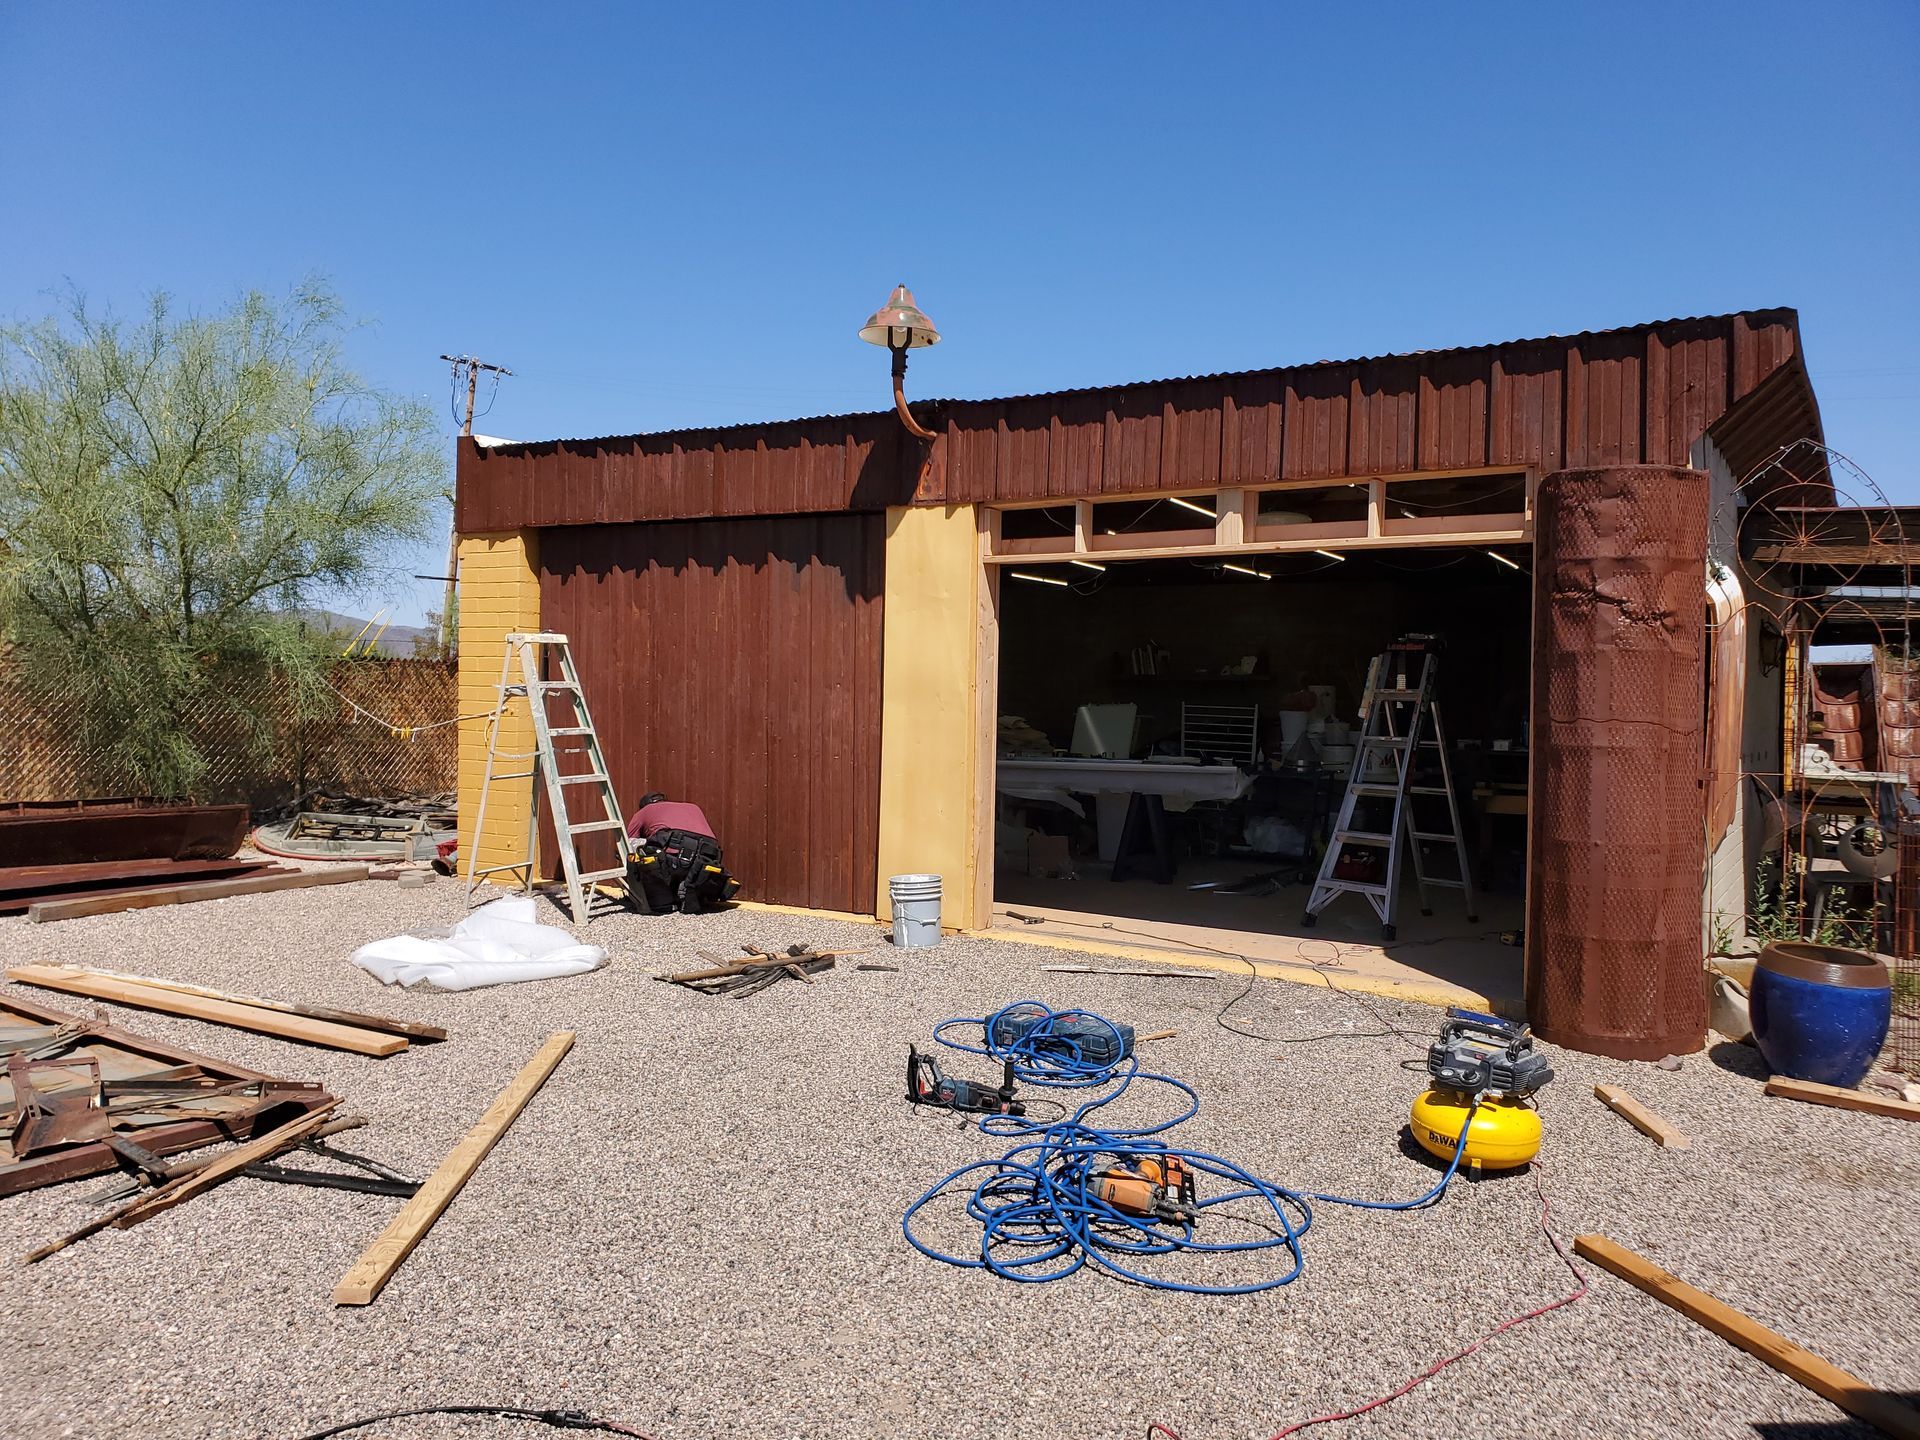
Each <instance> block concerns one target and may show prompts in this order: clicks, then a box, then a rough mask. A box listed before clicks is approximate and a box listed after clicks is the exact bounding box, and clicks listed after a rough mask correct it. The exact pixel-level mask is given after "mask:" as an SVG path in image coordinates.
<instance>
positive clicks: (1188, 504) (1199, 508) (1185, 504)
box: [1167, 495, 1220, 520]
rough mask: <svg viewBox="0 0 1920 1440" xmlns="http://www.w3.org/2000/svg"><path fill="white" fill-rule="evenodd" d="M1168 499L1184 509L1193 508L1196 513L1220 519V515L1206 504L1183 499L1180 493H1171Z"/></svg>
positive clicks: (1210, 518)
mask: <svg viewBox="0 0 1920 1440" xmlns="http://www.w3.org/2000/svg"><path fill="white" fill-rule="evenodd" d="M1167 499H1168V500H1169V501H1171V502H1172V503H1173V504H1175V505H1178V506H1179V507H1180V508H1181V509H1182V510H1191V511H1193V513H1194V514H1196V515H1204V516H1206V517H1207V518H1208V519H1209V520H1218V519H1219V518H1220V517H1219V516H1218V515H1216V514H1214V512H1213V511H1211V510H1209V509H1207V507H1206V506H1204V505H1196V504H1194V503H1193V501H1191V500H1182V499H1181V498H1180V497H1179V496H1178V495H1169V496H1168V497H1167Z"/></svg>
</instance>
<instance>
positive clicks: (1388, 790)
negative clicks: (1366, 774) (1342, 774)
mask: <svg viewBox="0 0 1920 1440" xmlns="http://www.w3.org/2000/svg"><path fill="white" fill-rule="evenodd" d="M1347 788H1348V789H1349V790H1351V791H1352V792H1353V793H1354V794H1356V795H1398V794H1399V793H1400V787H1399V786H1398V785H1382V784H1378V783H1376V782H1375V781H1372V780H1364V781H1362V782H1361V783H1360V784H1358V785H1349V786H1348V787H1347ZM1416 793H1417V792H1416Z"/></svg>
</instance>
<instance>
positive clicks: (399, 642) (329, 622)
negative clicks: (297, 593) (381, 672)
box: [294, 610, 435, 660]
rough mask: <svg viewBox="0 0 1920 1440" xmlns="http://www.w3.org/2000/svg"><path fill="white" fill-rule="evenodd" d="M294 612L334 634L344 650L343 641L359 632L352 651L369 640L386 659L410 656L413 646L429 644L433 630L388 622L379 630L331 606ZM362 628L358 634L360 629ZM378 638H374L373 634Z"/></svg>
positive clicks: (363, 649) (362, 648) (364, 646)
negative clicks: (326, 608)
mask: <svg viewBox="0 0 1920 1440" xmlns="http://www.w3.org/2000/svg"><path fill="white" fill-rule="evenodd" d="M294 614H295V615H296V616H297V617H298V618H299V619H301V620H304V621H305V622H306V623H307V624H308V625H309V626H310V627H312V628H313V629H315V630H319V631H322V632H323V633H325V634H329V635H332V636H334V637H335V638H336V639H337V640H339V642H340V649H341V650H343V651H344V650H345V649H346V648H347V643H348V642H349V641H351V640H353V639H354V637H355V636H359V637H360V638H359V640H358V641H357V642H356V643H355V645H354V653H355V654H356V655H358V654H364V653H367V642H368V641H370V640H371V641H373V650H372V653H373V654H375V655H384V656H386V657H388V658H389V659H400V660H407V659H411V658H412V657H413V653H414V650H415V647H416V646H419V645H431V644H432V643H433V641H434V638H435V635H434V632H433V631H432V630H430V629H428V628H427V627H425V626H422V625H389V626H387V627H386V629H384V630H382V629H381V628H380V626H379V625H377V624H374V625H369V624H368V622H367V621H365V620H363V619H361V618H360V617H359V616H357V615H342V614H340V613H339V612H338V611H334V610H297V611H295V612H294ZM363 630H364V631H365V633H364V634H362V633H361V632H362V631H363ZM376 635H377V636H378V637H379V638H378V639H375V636H376Z"/></svg>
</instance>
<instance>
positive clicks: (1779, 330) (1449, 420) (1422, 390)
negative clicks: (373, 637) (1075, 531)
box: [458, 310, 1820, 534]
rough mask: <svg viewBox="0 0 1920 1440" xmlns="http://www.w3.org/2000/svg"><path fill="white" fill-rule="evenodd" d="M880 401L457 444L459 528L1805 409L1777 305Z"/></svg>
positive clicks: (940, 499)
mask: <svg viewBox="0 0 1920 1440" xmlns="http://www.w3.org/2000/svg"><path fill="white" fill-rule="evenodd" d="M916 412H917V413H918V414H919V416H920V417H921V420H922V422H923V423H925V424H927V425H930V426H931V427H932V428H933V429H934V430H935V431H936V432H937V438H936V439H935V440H934V441H933V442H932V443H931V444H928V445H923V444H922V443H921V442H920V441H918V440H915V439H913V438H912V437H911V436H910V435H909V434H908V433H907V431H906V428H905V427H904V426H902V425H901V424H900V422H899V419H898V418H897V417H896V416H895V415H894V413H893V412H892V411H891V410H872V411H863V412H861V413H859V414H856V415H842V416H819V417H815V418H812V419H807V420H785V421H779V422H774V423H767V424H757V425H732V426H722V427H706V428H701V429H697V430H693V429H690V430H668V431H659V432H654V433H652V434H644V435H625V436H605V437H600V438H594V439H584V440H554V441H541V442H536V443H529V444H523V445H515V446H497V447H493V448H490V449H482V448H481V447H479V446H478V445H466V446H462V447H461V448H460V450H459V487H458V489H459V504H458V514H459V525H460V529H461V531H462V532H463V533H467V534H479V533H484V532H490V531H497V530H508V529H517V528H519V527H522V526H532V527H546V526H558V525H594V524H622V523H631V522H643V521H654V520H680V519H700V518H707V517H715V516H728V515H795V514H809V513H812V514H818V513H829V512H842V511H873V510H880V509H885V508H889V507H892V506H898V505H910V504H922V505H925V504H965V503H975V504H980V503H989V504H1033V503H1054V502H1056V501H1066V500H1071V499H1076V498H1094V497H1106V498H1116V499H1117V498H1125V497H1129V496H1135V495H1143V494H1155V493H1158V494H1174V493H1180V492H1182V491H1187V490H1196V491H1198V490H1215V489H1223V488H1231V487H1235V486H1248V485H1251V486H1264V485H1270V484H1275V483H1282V482H1286V481H1293V480H1298V481H1311V480H1322V479H1325V480H1329V481H1332V480H1340V479H1347V478H1351V477H1354V476H1360V475H1406V474H1415V473H1420V472H1445V471H1457V470H1476V469H1490V468H1513V469H1519V468H1530V469H1537V470H1539V471H1540V472H1541V473H1546V472H1549V471H1553V470H1557V469H1561V468H1564V467H1567V466H1592V465H1616V464H1641V463H1646V464H1667V465H1685V464H1687V463H1688V461H1689V456H1690V453H1691V447H1692V445H1693V443H1694V442H1695V441H1696V440H1698V439H1699V438H1700V437H1701V436H1702V435H1703V434H1708V433H1711V434H1713V435H1714V437H1715V438H1716V440H1717V441H1718V442H1719V443H1720V445H1721V449H1722V453H1724V454H1726V455H1727V458H1728V460H1729V462H1730V463H1733V464H1735V466H1736V468H1737V467H1738V466H1739V464H1740V462H1741V460H1743V459H1748V460H1752V459H1757V458H1760V457H1764V456H1765V455H1767V454H1769V453H1771V452H1772V450H1774V449H1775V448H1777V447H1778V446H1780V445H1782V444H1787V443H1791V442H1793V441H1795V440H1798V439H1803V438H1805V439H1814V440H1818V439H1819V438H1820V435H1819V410H1818V406H1817V405H1816V403H1815V402H1814V399H1813V391H1812V388H1811V386H1810V385H1809V383H1808V381H1807V378H1806V369H1805V366H1804V364H1803V363H1802V360H1801V356H1800V336H1799V320H1798V317H1797V316H1796V315H1795V314H1794V313H1793V312H1792V311H1791V310H1772V311H1760V312H1753V313H1742V314H1736V315H1728V316H1718V317H1705V318H1700V319H1687V320H1669V321H1661V322H1658V323H1654V324H1647V325H1639V326H1633V327H1630V328H1625V329H1618V330H1593V331H1585V332H1582V333H1581V334H1578V335H1571V336H1550V337H1546V338H1543V339H1536V340H1515V341H1507V342H1505V343H1503V344H1499V345H1479V346H1471V347H1465V348H1461V349H1456V350H1426V351H1418V352H1411V353H1408V354H1403V355H1392V356H1380V357H1377V358H1374V359H1367V360H1342V361H1319V362H1316V363H1314V364H1312V365H1303V366H1293V367H1287V368H1280V369H1271V370H1242V371H1228V372H1221V373H1217V374H1212V375H1195V376H1186V377H1183V378H1180V379H1170V380H1150V381H1133V382H1130V383H1128V384H1125V385H1118V386H1109V387H1097V386H1095V387H1083V388H1079V389H1073V390H1059V391H1052V392H1043V393H1039V394H1031V395H1023V396H1010V397H1006V398H1002V399H995V400H945V401H929V402H920V403H918V404H917V406H916Z"/></svg>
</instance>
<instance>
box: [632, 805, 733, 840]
mask: <svg viewBox="0 0 1920 1440" xmlns="http://www.w3.org/2000/svg"><path fill="white" fill-rule="evenodd" d="M662 830H685V831H687V832H688V833H689V834H693V835H705V836H707V837H709V838H711V837H712V835H713V827H712V826H711V825H709V824H707V817H706V816H705V815H703V814H702V813H701V812H700V807H699V806H698V805H689V804H687V803H686V802H685V801H683V800H656V801H654V802H653V804H651V805H642V806H641V807H640V808H639V809H638V810H636V811H634V812H633V818H632V819H631V820H629V821H627V836H628V838H630V839H634V840H651V839H652V838H653V837H654V836H655V835H657V834H659V833H660V832H661V831H662Z"/></svg>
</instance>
